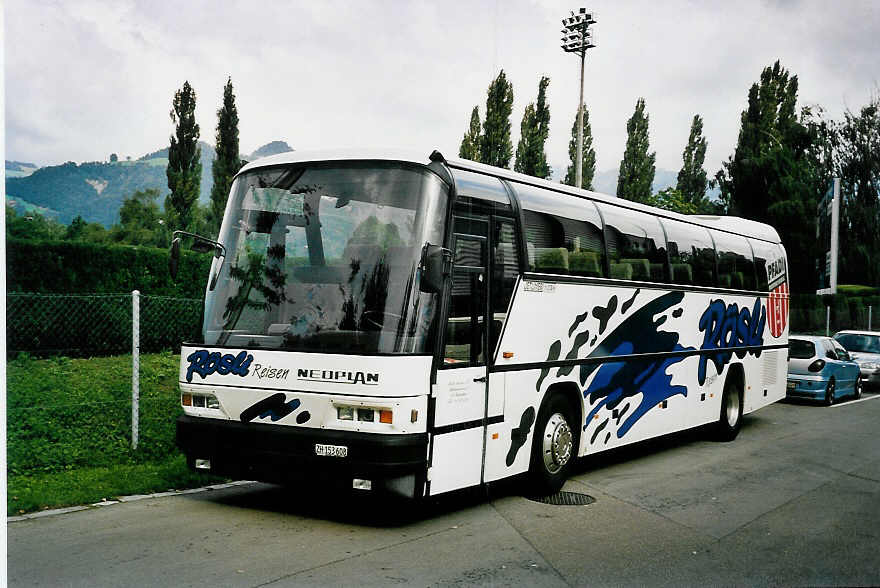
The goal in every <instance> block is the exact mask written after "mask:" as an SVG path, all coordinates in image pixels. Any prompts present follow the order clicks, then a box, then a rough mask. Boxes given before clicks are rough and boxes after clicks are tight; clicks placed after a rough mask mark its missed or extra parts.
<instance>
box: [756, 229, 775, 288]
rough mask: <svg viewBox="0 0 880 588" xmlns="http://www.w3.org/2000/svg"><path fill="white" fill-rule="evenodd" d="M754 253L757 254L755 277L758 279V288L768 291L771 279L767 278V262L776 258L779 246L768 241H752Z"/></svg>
mask: <svg viewBox="0 0 880 588" xmlns="http://www.w3.org/2000/svg"><path fill="white" fill-rule="evenodd" d="M752 253H753V254H754V256H755V277H756V278H757V279H758V284H757V286H758V287H757V289H758V290H760V291H762V292H767V291H769V290H770V288H769V280H768V278H767V264H768V263H770V262H771V261H773V260H774V259H776V257H777V248H776V246H775V245H773V244H772V243H767V242H766V241H752Z"/></svg>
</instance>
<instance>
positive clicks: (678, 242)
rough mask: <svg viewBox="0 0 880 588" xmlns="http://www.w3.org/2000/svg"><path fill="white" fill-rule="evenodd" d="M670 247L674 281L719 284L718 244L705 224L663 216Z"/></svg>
mask: <svg viewBox="0 0 880 588" xmlns="http://www.w3.org/2000/svg"><path fill="white" fill-rule="evenodd" d="M661 222H662V223H663V226H664V227H665V228H666V242H667V246H668V247H669V269H670V270H671V274H672V282H673V283H675V284H686V285H691V284H692V285H695V286H714V285H715V246H714V245H713V243H712V238H711V237H710V236H709V231H708V230H706V229H705V228H703V227H698V226H696V225H690V224H687V223H683V222H679V221H675V220H669V219H663V220H662V221H661Z"/></svg>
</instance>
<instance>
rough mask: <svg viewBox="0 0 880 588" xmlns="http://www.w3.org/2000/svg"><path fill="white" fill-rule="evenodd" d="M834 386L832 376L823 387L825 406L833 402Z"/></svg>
mask: <svg viewBox="0 0 880 588" xmlns="http://www.w3.org/2000/svg"><path fill="white" fill-rule="evenodd" d="M835 388H836V384H835V383H834V378H831V379H830V380H828V385H827V386H826V387H825V402H824V404H825V406H831V405H832V404H834V389H835Z"/></svg>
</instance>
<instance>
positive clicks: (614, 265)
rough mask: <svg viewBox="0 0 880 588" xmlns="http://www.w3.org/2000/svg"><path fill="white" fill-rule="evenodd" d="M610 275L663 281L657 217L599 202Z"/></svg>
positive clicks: (662, 251)
mask: <svg viewBox="0 0 880 588" xmlns="http://www.w3.org/2000/svg"><path fill="white" fill-rule="evenodd" d="M598 206H599V210H600V211H601V212H602V220H603V221H605V243H606V245H607V249H608V263H609V264H610V265H609V268H610V270H611V273H610V276H609V277H611V278H617V279H622V280H645V281H649V282H666V281H667V279H666V273H667V272H666V263H667V260H666V238H665V237H664V236H663V229H662V227H661V226H660V222H659V221H658V220H657V218H656V217H653V216H650V215H648V214H645V213H643V212H637V211H634V210H627V209H625V208H619V207H616V206H610V205H608V204H603V203H601V202H600V203H599V204H598Z"/></svg>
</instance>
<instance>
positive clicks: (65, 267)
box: [6, 239, 212, 298]
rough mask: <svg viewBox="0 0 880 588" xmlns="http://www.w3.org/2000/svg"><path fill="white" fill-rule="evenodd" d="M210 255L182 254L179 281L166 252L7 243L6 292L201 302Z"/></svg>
mask: <svg viewBox="0 0 880 588" xmlns="http://www.w3.org/2000/svg"><path fill="white" fill-rule="evenodd" d="M211 259H212V258H211V256H210V255H208V254H201V253H194V252H192V251H182V252H181V259H180V270H179V273H178V280H177V281H176V282H175V281H173V280H172V279H171V276H170V274H169V273H168V251H167V250H166V249H155V248H151V247H134V246H128V245H99V244H95V243H84V242H73V241H31V240H22V239H10V240H8V241H7V242H6V266H7V270H6V289H7V291H8V292H33V293H65V294H73V293H83V294H111V293H112V294H120V293H128V292H131V291H132V290H139V291H140V292H141V294H148V295H153V296H174V297H178V298H203V297H204V295H205V285H206V284H207V281H208V272H209V271H210V267H211Z"/></svg>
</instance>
